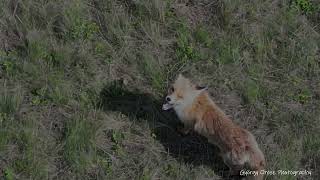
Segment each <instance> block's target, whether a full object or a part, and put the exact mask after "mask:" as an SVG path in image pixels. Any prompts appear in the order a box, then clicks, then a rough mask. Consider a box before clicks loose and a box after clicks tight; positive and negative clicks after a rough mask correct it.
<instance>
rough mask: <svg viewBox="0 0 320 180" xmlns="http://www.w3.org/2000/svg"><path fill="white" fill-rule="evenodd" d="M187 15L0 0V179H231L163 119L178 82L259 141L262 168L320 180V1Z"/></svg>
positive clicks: (165, 7)
mask: <svg viewBox="0 0 320 180" xmlns="http://www.w3.org/2000/svg"><path fill="white" fill-rule="evenodd" d="M185 5H186V2H184V1H181V2H180V3H177V1H172V0H165V1H160V0H150V1H147V0H141V1H132V0H121V1H120V0H106V1H103V0H96V1H87V0H70V1H67V2H65V1H60V0H59V1H51V0H49V1H48V0H46V1H45V0H36V1H31V0H26V1H13V0H4V1H1V2H0V6H1V7H4V8H1V10H0V84H1V85H0V179H2V178H4V179H9V180H10V179H57V178H58V179H59V178H61V177H63V178H64V179H144V180H147V179H208V178H209V179H218V178H219V177H221V176H224V175H223V174H224V170H225V166H224V165H223V164H222V163H221V162H222V161H221V160H220V159H219V158H218V156H217V152H216V150H215V148H214V147H213V146H211V145H209V144H208V143H206V141H205V140H203V139H202V138H201V137H198V136H187V137H183V136H179V134H178V133H177V132H176V131H175V128H176V124H177V119H176V117H175V116H172V115H171V114H170V113H164V112H162V111H161V103H162V102H163V100H162V98H163V96H164V94H165V92H166V88H167V87H168V85H169V83H171V80H172V79H173V78H174V77H175V76H176V75H177V74H178V73H184V74H186V75H187V76H189V77H191V78H192V79H193V80H194V81H196V82H197V83H199V84H200V85H208V86H209V91H210V93H211V94H212V96H213V97H214V99H215V100H216V101H217V104H218V105H220V106H221V107H222V108H223V110H225V111H226V112H227V114H228V115H229V116H231V117H233V119H234V120H235V121H236V122H237V123H238V124H240V125H241V126H242V127H245V128H247V129H249V130H250V131H251V132H252V133H253V134H254V135H255V136H256V137H257V140H258V143H259V145H260V147H261V149H262V151H263V152H264V153H265V155H266V159H267V165H268V167H267V168H268V169H270V170H278V169H293V170H301V169H307V170H312V174H313V177H308V176H305V177H300V178H302V179H303V178H304V179H314V178H316V177H318V176H320V172H319V170H318V168H317V167H319V161H320V156H319V153H320V152H319V149H320V148H319V140H318V139H319V138H317V135H318V134H319V133H318V132H319V131H320V126H319V121H320V119H319V117H320V109H319V107H320V90H319V89H320V63H319V59H320V55H319V44H320V35H319V33H320V28H319V23H320V22H319V13H320V4H319V2H318V1H316V0H284V1H277V2H276V3H275V2H273V1H263V0H259V1H257V2H256V3H254V4H252V2H245V1H242V0H235V1H234V0H233V1H231V0H222V1H215V2H211V3H210V2H209V1H207V0H199V1H194V3H191V4H188V6H185ZM224 178H225V177H224ZM267 179H281V180H282V179H295V177H292V176H279V175H277V176H269V177H268V178H267Z"/></svg>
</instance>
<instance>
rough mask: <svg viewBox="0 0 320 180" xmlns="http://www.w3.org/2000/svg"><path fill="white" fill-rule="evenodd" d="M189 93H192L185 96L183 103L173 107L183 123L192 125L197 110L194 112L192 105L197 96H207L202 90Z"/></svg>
mask: <svg viewBox="0 0 320 180" xmlns="http://www.w3.org/2000/svg"><path fill="white" fill-rule="evenodd" d="M191 94H192V95H190V96H188V97H186V99H185V100H184V101H183V103H181V104H179V105H177V106H175V107H174V110H175V112H176V114H177V116H178V117H179V119H180V120H181V121H182V122H183V123H184V124H185V125H193V123H194V122H195V119H196V115H197V112H194V111H195V110H196V109H195V107H194V106H195V103H196V102H197V101H198V98H199V96H205V97H207V92H203V91H196V92H192V93H191Z"/></svg>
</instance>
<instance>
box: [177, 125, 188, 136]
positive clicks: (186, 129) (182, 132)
mask: <svg viewBox="0 0 320 180" xmlns="http://www.w3.org/2000/svg"><path fill="white" fill-rule="evenodd" d="M177 131H178V132H179V133H180V134H182V135H184V136H186V135H188V134H190V132H191V129H190V128H186V127H177Z"/></svg>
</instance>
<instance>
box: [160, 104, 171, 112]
mask: <svg viewBox="0 0 320 180" xmlns="http://www.w3.org/2000/svg"><path fill="white" fill-rule="evenodd" d="M172 107H173V106H172V105H171V104H169V103H165V104H163V105H162V110H165V111H166V110H169V109H171V108H172Z"/></svg>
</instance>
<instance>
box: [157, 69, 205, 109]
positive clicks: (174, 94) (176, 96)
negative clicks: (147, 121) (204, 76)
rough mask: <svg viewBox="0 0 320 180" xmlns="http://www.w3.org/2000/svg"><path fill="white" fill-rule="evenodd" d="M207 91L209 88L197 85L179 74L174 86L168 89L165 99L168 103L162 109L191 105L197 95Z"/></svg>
mask: <svg viewBox="0 0 320 180" xmlns="http://www.w3.org/2000/svg"><path fill="white" fill-rule="evenodd" d="M205 90H207V87H201V86H198V85H195V84H193V83H192V82H191V81H190V80H189V79H187V78H185V77H184V76H183V75H181V74H179V75H178V77H177V79H176V80H175V82H174V83H173V85H172V86H170V88H169V89H168V94H167V96H166V98H165V100H166V103H165V104H163V106H162V109H163V110H169V109H171V108H174V109H176V108H177V107H179V106H187V105H191V104H192V102H193V100H194V99H195V98H196V97H197V95H199V94H200V93H201V92H203V91H205Z"/></svg>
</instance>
